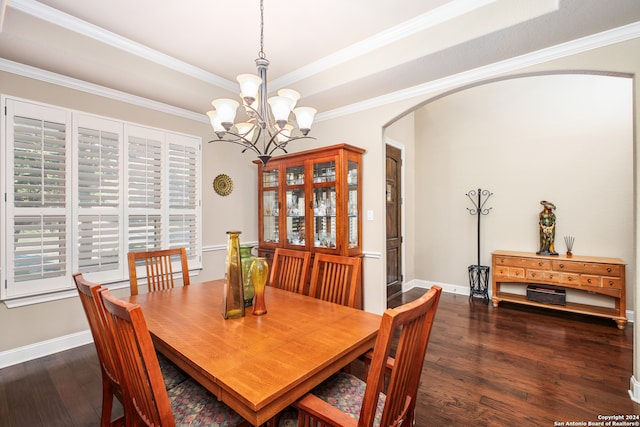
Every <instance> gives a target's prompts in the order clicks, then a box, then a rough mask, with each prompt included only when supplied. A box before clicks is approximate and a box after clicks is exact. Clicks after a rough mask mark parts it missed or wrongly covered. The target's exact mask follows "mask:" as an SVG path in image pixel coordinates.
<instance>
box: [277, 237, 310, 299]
mask: <svg viewBox="0 0 640 427" xmlns="http://www.w3.org/2000/svg"><path fill="white" fill-rule="evenodd" d="M310 264H311V252H309V251H296V250H293V249H283V248H276V252H275V254H274V256H273V264H272V265H271V275H270V278H269V285H271V286H273V287H274V288H279V289H284V290H285V291H289V292H296V293H299V294H304V293H305V292H306V287H307V280H308V278H309V265H310Z"/></svg>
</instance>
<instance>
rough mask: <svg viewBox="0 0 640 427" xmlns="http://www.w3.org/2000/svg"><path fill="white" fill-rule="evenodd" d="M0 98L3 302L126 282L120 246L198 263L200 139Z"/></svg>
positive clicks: (123, 248)
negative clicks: (172, 251) (168, 252)
mask: <svg viewBox="0 0 640 427" xmlns="http://www.w3.org/2000/svg"><path fill="white" fill-rule="evenodd" d="M2 100H3V105H4V106H5V112H6V113H5V115H4V117H3V126H2V128H3V129H4V130H5V131H4V133H3V134H2V146H3V147H4V151H3V152H2V153H0V155H1V156H2V157H1V159H2V164H3V166H4V167H3V171H4V172H3V173H2V175H1V176H0V182H1V183H2V190H3V193H4V194H5V197H4V198H3V199H2V200H1V201H0V205H1V207H2V209H0V218H2V224H4V225H5V228H4V229H2V231H1V233H0V255H1V256H0V263H1V264H2V269H1V271H2V283H3V286H2V292H1V297H2V299H3V300H10V299H14V298H21V297H27V296H33V295H40V294H44V293H51V292H57V291H65V290H69V289H73V281H72V279H71V274H72V273H73V272H76V271H80V272H82V273H84V274H85V275H86V276H87V278H89V280H95V281H99V282H101V283H105V282H116V281H121V280H125V279H128V268H127V265H126V263H127V259H126V253H127V252H128V251H130V250H148V249H157V248H169V247H181V246H184V247H186V248H187V252H188V257H189V265H190V266H191V267H192V268H195V267H199V266H200V262H201V261H200V260H201V245H200V238H199V232H200V230H199V228H200V217H201V207H200V182H201V179H200V173H201V172H200V170H201V164H200V149H201V141H200V138H197V137H193V136H188V135H182V134H177V133H172V132H167V131H163V130H160V129H153V128H148V127H143V126H139V125H134V124H129V123H122V122H118V121H115V120H110V119H107V118H102V117H96V116H91V115H88V114H84V113H81V112H75V111H70V110H65V109H63V108H58V107H53V106H47V105H41V104H37V103H32V102H28V101H23V100H17V99H12V98H8V97H6V98H5V97H3V99H2Z"/></svg>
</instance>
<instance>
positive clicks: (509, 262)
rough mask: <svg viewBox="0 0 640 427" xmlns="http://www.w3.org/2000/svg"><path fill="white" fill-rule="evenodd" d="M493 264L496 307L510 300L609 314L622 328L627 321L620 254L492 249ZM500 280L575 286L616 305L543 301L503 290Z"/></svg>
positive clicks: (604, 315) (601, 315)
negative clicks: (569, 253)
mask: <svg viewBox="0 0 640 427" xmlns="http://www.w3.org/2000/svg"><path fill="white" fill-rule="evenodd" d="M492 264H493V279H492V285H493V286H492V291H491V293H492V298H491V301H492V302H493V306H494V307H497V306H498V304H499V303H500V301H509V302H514V303H519V304H527V305H532V306H537V307H546V308H551V309H555V310H563V311H570V312H574V313H581V314H590V315H594V316H600V317H607V318H611V319H613V320H615V322H616V323H617V324H618V328H620V329H624V328H625V326H626V324H627V318H626V310H625V307H626V299H625V262H624V261H623V260H621V259H619V258H602V257H586V256H572V257H567V256H565V255H557V256H549V255H537V254H534V253H528V252H512V251H495V252H493V253H492ZM503 283H525V284H538V285H545V286H548V287H550V288H551V289H565V290H566V289H574V290H578V291H583V292H588V293H590V294H598V295H606V296H608V297H611V298H613V299H614V301H615V308H608V307H601V306H598V305H589V304H580V303H575V302H566V305H555V304H545V303H542V302H537V301H533V300H530V299H528V298H527V297H526V296H525V295H520V294H515V293H510V292H503V291H502V290H501V285H502V284H503Z"/></svg>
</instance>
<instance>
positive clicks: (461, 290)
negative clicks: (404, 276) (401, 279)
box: [402, 279, 469, 296]
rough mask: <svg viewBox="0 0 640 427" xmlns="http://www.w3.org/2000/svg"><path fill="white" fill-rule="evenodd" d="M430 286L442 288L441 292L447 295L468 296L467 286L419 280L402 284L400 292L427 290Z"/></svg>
mask: <svg viewBox="0 0 640 427" xmlns="http://www.w3.org/2000/svg"><path fill="white" fill-rule="evenodd" d="M432 285H438V286H440V287H441V288H442V292H446V293H449V294H456V295H466V296H469V285H464V286H461V285H451V284H449V283H439V282H432V281H427V280H419V279H414V280H412V281H410V282H408V283H403V284H402V292H407V291H408V290H409V289H413V288H423V289H429V288H430V287H431V286H432Z"/></svg>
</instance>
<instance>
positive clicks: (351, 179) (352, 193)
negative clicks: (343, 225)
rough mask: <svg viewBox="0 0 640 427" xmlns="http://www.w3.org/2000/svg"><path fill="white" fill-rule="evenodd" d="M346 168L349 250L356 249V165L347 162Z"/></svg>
mask: <svg viewBox="0 0 640 427" xmlns="http://www.w3.org/2000/svg"><path fill="white" fill-rule="evenodd" d="M347 164H348V166H347V188H348V190H347V191H348V201H347V229H348V239H349V242H348V245H349V249H352V248H357V247H358V241H359V240H358V218H359V215H358V186H359V185H360V184H359V183H358V163H357V162H354V161H352V160H349V161H348V163H347Z"/></svg>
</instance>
